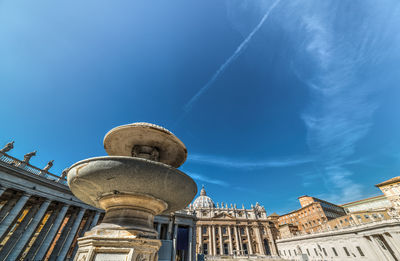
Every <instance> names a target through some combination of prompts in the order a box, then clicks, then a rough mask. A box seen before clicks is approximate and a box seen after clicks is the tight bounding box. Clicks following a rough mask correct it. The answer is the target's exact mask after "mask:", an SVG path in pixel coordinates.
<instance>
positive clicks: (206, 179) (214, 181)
mask: <svg viewBox="0 0 400 261" xmlns="http://www.w3.org/2000/svg"><path fill="white" fill-rule="evenodd" d="M185 173H186V174H188V175H189V176H190V177H192V178H193V179H196V180H198V181H203V182H206V183H210V184H215V185H220V186H223V187H229V186H230V185H229V184H228V183H227V182H225V181H223V180H219V179H214V178H210V177H207V176H204V175H201V174H197V173H193V172H188V171H185Z"/></svg>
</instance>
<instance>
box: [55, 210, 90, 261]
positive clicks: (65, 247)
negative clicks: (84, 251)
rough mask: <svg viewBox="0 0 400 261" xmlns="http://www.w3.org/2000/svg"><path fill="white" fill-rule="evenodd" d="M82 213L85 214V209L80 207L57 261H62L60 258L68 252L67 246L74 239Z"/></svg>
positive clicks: (62, 258) (63, 257) (68, 246)
mask: <svg viewBox="0 0 400 261" xmlns="http://www.w3.org/2000/svg"><path fill="white" fill-rule="evenodd" d="M84 214H85V209H81V210H80V211H79V214H78V216H77V217H76V219H75V221H74V224H73V225H72V227H71V231H69V234H68V237H67V239H66V240H65V243H64V245H63V246H62V250H61V252H60V254H59V255H58V257H57V261H62V260H64V259H65V256H66V255H67V253H68V250H69V248H70V246H71V243H72V241H73V240H74V237H75V233H76V231H77V230H78V228H79V225H80V224H81V221H82V218H83V215H84Z"/></svg>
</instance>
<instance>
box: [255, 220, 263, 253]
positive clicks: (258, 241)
mask: <svg viewBox="0 0 400 261" xmlns="http://www.w3.org/2000/svg"><path fill="white" fill-rule="evenodd" d="M254 232H255V233H256V239H257V244H258V248H259V254H261V255H265V249H264V247H263V242H262V240H261V238H262V237H261V232H260V228H259V227H257V226H255V227H254Z"/></svg>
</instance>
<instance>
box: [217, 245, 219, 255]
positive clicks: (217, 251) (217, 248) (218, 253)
mask: <svg viewBox="0 0 400 261" xmlns="http://www.w3.org/2000/svg"><path fill="white" fill-rule="evenodd" d="M217 255H219V247H217Z"/></svg>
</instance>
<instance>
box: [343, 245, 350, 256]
mask: <svg viewBox="0 0 400 261" xmlns="http://www.w3.org/2000/svg"><path fill="white" fill-rule="evenodd" d="M343 250H344V252H346V255H347V256H350V253H349V250H347V248H346V247H343Z"/></svg>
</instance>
